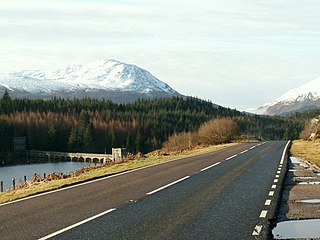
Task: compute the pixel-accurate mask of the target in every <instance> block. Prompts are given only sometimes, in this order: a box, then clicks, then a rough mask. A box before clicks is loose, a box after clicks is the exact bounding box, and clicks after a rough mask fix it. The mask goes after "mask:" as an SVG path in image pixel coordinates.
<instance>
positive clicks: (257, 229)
mask: <svg viewBox="0 0 320 240" xmlns="http://www.w3.org/2000/svg"><path fill="white" fill-rule="evenodd" d="M261 230H262V225H256V226H255V227H254V230H253V233H252V236H259V235H260V233H261Z"/></svg>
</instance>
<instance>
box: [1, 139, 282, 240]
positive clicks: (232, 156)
mask: <svg viewBox="0 0 320 240" xmlns="http://www.w3.org/2000/svg"><path fill="white" fill-rule="evenodd" d="M285 146H286V142H284V141H279V142H264V143H243V144H238V145H236V146H233V147H229V148H227V149H222V150H219V151H216V152H209V153H205V154H202V155H198V156H192V157H188V158H184V159H179V160H174V161H170V162H167V163H163V164H158V165H155V166H151V167H146V168H143V169H139V170H135V171H130V172H127V173H123V174H118V175H115V176H111V177H106V178H103V179H99V180H95V181H92V182H89V183H85V184H81V185H78V186H72V187H69V188H66V189H63V190H59V191H54V192H52V193H46V194H42V195H39V196H36V197H32V198H29V199H25V200H22V201H16V202H13V203H10V204H2V205H0V239H3V240H4V239H41V238H42V239H51V238H52V239H266V238H267V234H268V233H269V230H268V225H269V222H268V219H270V218H272V217H273V214H274V211H275V206H276V203H277V197H278V193H279V191H280V184H281V181H282V177H283V175H284V172H285V162H283V161H284V159H285V158H283V155H284V149H285Z"/></svg>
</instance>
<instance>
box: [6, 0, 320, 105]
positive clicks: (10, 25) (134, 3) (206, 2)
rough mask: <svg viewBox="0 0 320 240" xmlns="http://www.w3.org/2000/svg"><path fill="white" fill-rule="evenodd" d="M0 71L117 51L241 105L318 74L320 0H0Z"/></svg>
mask: <svg viewBox="0 0 320 240" xmlns="http://www.w3.org/2000/svg"><path fill="white" fill-rule="evenodd" d="M0 12H1V14H0V72H10V71H12V70H22V69H30V70H54V69H57V68H60V67H64V66H66V65H72V64H83V63H86V62H89V61H93V60H98V59H116V60H119V61H123V62H126V63H131V64H135V65H137V66H139V67H142V68H144V69H146V70H148V71H150V72H151V73H152V74H153V75H155V76H156V77H157V78H159V79H160V80H162V81H164V82H166V83H168V84H169V85H170V86H171V87H173V88H174V89H175V90H177V91H179V92H180V93H182V94H185V95H191V96H196V97H200V98H202V99H206V100H211V101H213V102H214V103H218V104H220V105H223V106H227V107H231V108H237V109H239V110H245V109H247V108H250V107H254V106H259V105H262V104H264V103H266V102H270V101H272V100H274V99H275V98H277V97H279V96H280V95H282V94H283V93H285V92H286V91H287V90H289V89H291V88H293V87H297V86H300V85H302V84H303V83H306V82H308V81H311V80H313V79H314V78H317V77H320V14H319V13H320V1H319V0H306V1H301V0H90V1H89V0H87V1H84V0H51V1H49V0H2V1H1V3H0Z"/></svg>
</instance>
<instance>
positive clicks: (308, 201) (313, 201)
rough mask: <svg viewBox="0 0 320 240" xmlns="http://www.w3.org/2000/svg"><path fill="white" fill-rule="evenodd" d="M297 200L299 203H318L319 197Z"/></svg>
mask: <svg viewBox="0 0 320 240" xmlns="http://www.w3.org/2000/svg"><path fill="white" fill-rule="evenodd" d="M297 202H301V203H320V199H306V200H299V201H297ZM319 228H320V226H319Z"/></svg>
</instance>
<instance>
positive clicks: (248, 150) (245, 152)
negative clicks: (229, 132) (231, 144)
mask: <svg viewBox="0 0 320 240" xmlns="http://www.w3.org/2000/svg"><path fill="white" fill-rule="evenodd" d="M248 151H249V150H248V149H247V150H244V151H242V152H241V153H240V154H243V153H246V152H248Z"/></svg>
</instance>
